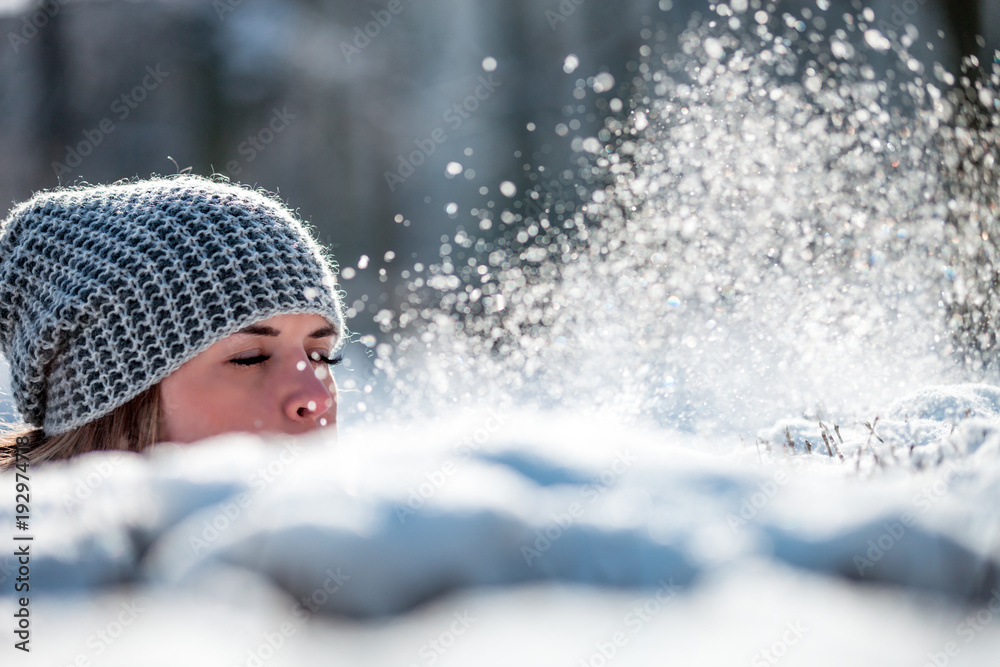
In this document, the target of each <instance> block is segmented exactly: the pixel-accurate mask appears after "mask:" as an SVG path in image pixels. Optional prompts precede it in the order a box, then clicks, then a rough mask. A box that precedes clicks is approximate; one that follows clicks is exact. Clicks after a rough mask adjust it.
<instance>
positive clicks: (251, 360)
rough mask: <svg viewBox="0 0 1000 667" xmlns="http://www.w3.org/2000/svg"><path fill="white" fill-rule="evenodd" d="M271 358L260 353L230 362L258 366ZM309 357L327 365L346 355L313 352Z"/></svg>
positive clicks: (331, 364)
mask: <svg viewBox="0 0 1000 667" xmlns="http://www.w3.org/2000/svg"><path fill="white" fill-rule="evenodd" d="M270 358H271V357H270V355H266V354H258V355H257V356H256V357H246V358H245V359H230V360H229V362H230V363H232V364H236V365H237V366H256V365H257V364H262V363H264V362H265V361H267V360H268V359H270ZM309 358H310V359H312V360H313V361H318V362H320V363H324V364H326V365H327V366H336V365H337V364H339V363H340V362H341V361H343V360H344V355H343V354H342V353H338V354H337V355H335V356H333V357H325V356H323V355H322V354H320V353H319V352H313V353H312V354H310V355H309Z"/></svg>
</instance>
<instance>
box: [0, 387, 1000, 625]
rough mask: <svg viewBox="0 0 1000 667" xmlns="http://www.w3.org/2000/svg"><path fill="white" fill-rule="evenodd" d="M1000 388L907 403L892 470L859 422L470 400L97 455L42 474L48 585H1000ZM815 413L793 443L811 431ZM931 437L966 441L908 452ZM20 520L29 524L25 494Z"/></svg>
mask: <svg viewBox="0 0 1000 667" xmlns="http://www.w3.org/2000/svg"><path fill="white" fill-rule="evenodd" d="M998 391H1000V390H997V389H996V388H991V387H982V386H980V387H968V386H959V387H954V388H951V389H949V388H946V387H938V388H934V389H933V390H927V391H924V392H919V393H917V394H915V395H914V397H913V398H912V399H911V400H910V401H909V402H907V401H901V402H900V403H899V404H897V406H895V407H894V408H893V410H892V411H891V412H890V413H888V414H890V415H893V416H895V418H896V419H897V420H898V419H899V417H900V416H901V415H902V416H904V418H906V419H909V415H915V414H919V415H920V417H919V419H914V420H912V421H910V422H909V423H910V424H912V423H913V422H914V421H926V422H935V420H939V421H937V422H936V423H938V425H939V426H941V429H938V430H935V429H933V428H926V429H923V430H921V431H919V434H920V438H922V440H921V441H919V442H916V446H915V447H914V448H913V451H912V452H911V451H909V450H906V451H905V452H904V451H903V450H902V449H901V448H899V447H897V448H896V450H895V452H896V453H895V458H891V457H890V456H889V455H888V454H885V455H884V456H883V458H882V459H881V460H882V463H880V464H876V463H874V462H869V458H870V456H871V455H870V454H868V453H866V452H867V450H865V451H862V446H861V445H856V446H855V445H852V444H851V442H852V441H851V439H850V438H845V442H844V444H843V445H842V447H843V451H844V453H845V455H846V456H845V459H844V460H843V461H841V460H840V459H839V458H838V457H837V456H836V455H834V456H829V455H827V454H826V453H825V452H822V453H821V452H819V451H818V450H817V449H816V448H815V447H814V448H813V449H812V453H811V454H806V453H802V451H800V450H799V448H798V447H796V448H795V452H796V453H794V454H793V453H792V451H791V448H786V449H784V451H781V450H779V449H776V448H774V447H772V448H771V450H770V452H767V451H762V450H761V449H760V443H759V442H758V443H757V445H756V446H754V445H750V444H748V445H747V446H745V447H743V446H739V445H738V444H737V443H738V440H736V439H733V442H732V446H731V447H730V446H728V445H724V444H721V443H719V442H706V441H699V440H698V438H697V437H695V436H691V435H689V434H682V433H676V432H671V431H642V430H639V429H626V428H623V427H621V426H619V425H616V424H610V423H601V422H599V421H596V420H595V419H594V418H593V416H592V415H589V416H587V417H586V418H584V417H583V416H581V415H578V414H551V413H548V414H497V413H468V414H465V415H460V416H456V418H455V419H454V420H451V421H449V422H448V423H435V422H431V421H427V422H423V423H421V422H416V423H413V424H407V425H405V426H397V427H379V428H368V429H364V430H358V431H356V432H353V433H351V434H349V435H348V436H347V437H345V438H343V439H342V440H341V441H340V442H339V443H332V442H329V441H327V440H325V439H324V436H323V435H322V434H315V435H313V436H311V437H307V438H282V439H262V438H258V437H253V436H248V435H230V436H222V437H219V438H214V439H211V440H208V441H205V442H203V443H201V444H199V445H196V446H190V447H179V446H176V445H165V446H161V447H157V448H155V449H154V450H151V451H150V452H148V453H147V454H145V455H142V456H140V455H130V454H121V453H94V454H90V455H87V456H83V457H80V458H78V459H75V460H73V461H70V462H66V463H59V464H52V465H48V466H44V467H39V468H38V469H37V470H33V471H31V473H30V474H31V483H32V498H33V502H32V507H31V519H30V531H29V532H30V533H31V534H32V535H34V541H33V542H32V560H31V567H32V590H35V591H41V592H45V593H47V594H52V595H65V594H66V593H68V592H71V591H77V592H80V591H88V590H97V589H104V588H111V587H114V586H117V585H120V584H125V583H133V584H134V583H138V584H142V585H148V586H153V587H166V588H168V589H170V590H181V591H183V590H196V589H197V588H198V587H199V586H202V585H204V582H205V581H209V580H212V579H214V578H219V577H222V578H224V577H226V576H230V575H227V574H226V573H227V572H234V571H238V572H244V573H249V574H251V575H252V576H255V577H258V578H259V579H261V580H262V581H267V582H270V583H271V584H273V585H276V586H277V587H278V588H279V589H280V590H282V591H284V592H285V593H286V594H288V595H290V596H291V597H292V598H294V599H295V600H299V601H302V602H303V604H305V605H306V606H307V607H308V608H309V609H310V611H311V612H322V613H332V614H337V615H346V616H350V617H373V616H384V615H392V614H399V613H403V612H406V611H407V610H410V609H412V608H414V607H415V606H417V605H419V604H420V603H423V602H426V601H428V600H432V599H435V598H439V597H440V596H441V595H443V594H445V593H448V592H450V591H454V590H455V589H463V588H469V587H480V586H491V587H503V586H510V585H515V584H524V583H529V582H541V581H548V582H553V581H555V582H564V583H580V584H593V585H599V586H609V587H615V588H644V589H656V588H657V587H658V586H661V585H662V582H665V581H668V582H671V584H672V585H675V586H679V587H685V588H687V587H692V586H695V587H696V586H697V585H698V582H699V581H701V580H703V579H704V578H705V577H706V576H709V577H710V576H716V575H717V574H718V573H720V572H727V571H731V570H732V569H733V568H735V567H737V566H739V565H740V564H742V563H746V562H749V561H762V562H769V563H772V564H773V565H774V566H775V567H792V568H796V569H799V570H804V571H810V572H813V573H817V574H820V575H824V576H832V577H834V578H837V579H841V580H844V579H846V580H851V581H866V582H875V583H881V584H889V585H892V586H898V587H902V588H904V589H907V590H919V591H927V592H932V593H935V594H941V595H944V596H946V597H947V598H948V599H953V600H965V601H969V600H982V599H987V598H988V597H989V595H990V594H991V591H992V589H993V587H994V586H996V585H997V583H998V582H997V565H998V560H1000V530H998V529H1000V518H998V515H997V512H996V509H995V504H996V498H997V497H998V492H1000V447H998V443H1000V438H998V432H997V427H996V425H995V417H996V405H997V403H996V396H998V395H1000V394H998ZM966 414H968V415H975V417H974V418H969V419H966V420H964V421H962V422H960V424H959V425H958V426H957V427H955V426H954V425H953V424H952V423H946V421H944V420H947V419H951V418H952V417H953V416H954V415H960V416H964V415H966ZM898 423H900V422H889V421H887V422H885V423H884V424H883V422H879V427H880V428H879V431H881V429H885V430H884V431H881V432H884V433H886V434H888V433H890V431H891V429H889V428H888V425H889V424H898ZM792 424H794V422H792V421H789V422H787V423H786V424H785V425H786V426H788V432H789V433H791V432H792V431H793V429H792V428H791V426H790V425H792ZM800 426H801V428H800V429H798V430H796V431H795V436H794V437H795V438H798V437H801V436H802V435H803V434H804V433H805V431H806V428H807V426H808V428H812V426H809V425H807V424H801V425H800ZM815 428H816V429H819V426H818V425H817V426H816V427H815ZM776 430H777V427H776ZM780 431H781V439H784V438H785V437H786V436H785V429H784V428H781V429H780ZM913 433H915V431H914V432H911V433H910V436H912V435H913ZM939 433H944V434H945V437H946V441H945V442H943V443H942V442H938V441H935V440H934V439H933V436H934V434H939ZM949 434H950V435H949ZM850 435H851V436H852V437H853V438H855V439H857V440H860V435H858V434H853V433H852V434H850ZM813 437H815V434H813ZM874 439H875V438H871V440H874ZM888 439H890V440H891V438H888ZM820 440H821V439H820ZM869 445H870V443H869ZM882 446H883V447H885V444H884V443H883V444H882ZM852 447H853V449H852ZM935 447H936V449H935V451H937V452H939V453H940V452H949V456H948V458H947V459H945V458H942V459H941V460H940V461H937V460H936V459H934V460H932V459H927V461H925V464H924V465H922V466H917V465H902V462H904V461H909V460H910V459H905V458H904V457H906V456H909V457H911V458H912V459H913V460H923V459H918V457H917V452H918V451H921V450H927V449H932V448H935ZM851 456H854V457H855V458H851ZM862 461H865V465H864V466H862V465H861V462H862ZM932 464H933V465H932ZM5 476H6V477H8V478H10V477H12V476H13V473H12V472H8V473H6V474H5ZM12 482H13V480H12V479H8V480H7V481H6V482H5V483H8V484H11V483H12ZM0 521H4V522H7V523H6V525H14V521H15V519H14V515H13V511H12V508H10V507H9V505H8V506H5V507H2V508H0ZM0 565H4V564H3V563H0ZM6 565H7V567H8V568H9V567H10V559H9V558H8V563H6ZM2 590H3V594H4V595H9V594H10V592H11V589H10V587H4V588H3V589H2ZM320 593H321V594H320Z"/></svg>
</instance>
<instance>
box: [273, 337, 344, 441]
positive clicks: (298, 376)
mask: <svg viewBox="0 0 1000 667" xmlns="http://www.w3.org/2000/svg"><path fill="white" fill-rule="evenodd" d="M302 362H304V363H305V365H303V363H302ZM300 369H301V370H300ZM291 373H293V374H294V375H293V376H292V383H291V388H290V391H289V393H288V394H287V396H286V398H285V402H284V405H283V406H282V408H283V411H284V413H285V417H286V418H287V419H288V420H289V421H291V422H293V423H295V424H298V425H301V426H306V427H308V428H310V429H312V428H319V427H321V426H332V425H334V424H336V423H337V389H336V384H334V381H333V375H332V374H331V373H330V369H329V368H327V367H326V366H323V365H320V366H314V365H313V364H312V363H309V362H308V361H306V357H305V356H304V355H303V357H302V359H301V360H300V361H298V362H296V364H295V366H294V367H293V368H292V370H291Z"/></svg>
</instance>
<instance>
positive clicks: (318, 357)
mask: <svg viewBox="0 0 1000 667" xmlns="http://www.w3.org/2000/svg"><path fill="white" fill-rule="evenodd" d="M309 356H310V357H311V358H312V360H313V361H318V362H320V363H324V364H326V365H327V366H336V365H337V364H339V363H340V362H341V361H343V360H344V355H343V354H342V353H338V354H336V355H334V356H333V357H327V356H325V355H323V354H321V353H319V352H313V353H312V354H310V355H309Z"/></svg>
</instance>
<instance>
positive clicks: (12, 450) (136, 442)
mask: <svg viewBox="0 0 1000 667" xmlns="http://www.w3.org/2000/svg"><path fill="white" fill-rule="evenodd" d="M161 418H162V415H161V412H160V385H159V384H155V385H153V386H152V387H150V388H149V389H147V390H146V391H144V392H142V393H141V394H139V395H138V396H136V397H135V398H133V399H132V400H131V401H129V402H128V403H126V404H124V405H122V406H120V407H118V408H116V409H115V410H112V411H111V412H110V413H108V414H106V415H104V416H103V417H99V418H97V419H95V420H94V421H92V422H89V423H87V424H84V425H83V426H80V427H78V428H75V429H73V430H71V431H68V432H66V433H60V434H58V435H53V436H46V435H45V432H44V431H43V430H42V429H40V428H31V427H28V426H21V427H18V426H14V427H13V428H12V429H11V430H8V431H5V432H3V433H0V471H2V470H9V469H10V468H11V467H13V466H14V463H15V461H16V460H17V450H18V448H19V447H20V448H21V452H22V453H21V456H22V457H25V456H26V457H27V459H28V463H30V464H36V463H40V462H42V461H50V460H58V459H68V458H70V457H72V456H76V455H78V454H83V453H85V452H93V451H109V450H123V451H131V452H141V451H142V450H144V449H146V448H147V447H149V446H151V445H155V444H156V443H157V442H159V439H160V432H161V427H160V424H161ZM25 451H27V453H26V454H25ZM22 460H23V459H22Z"/></svg>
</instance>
